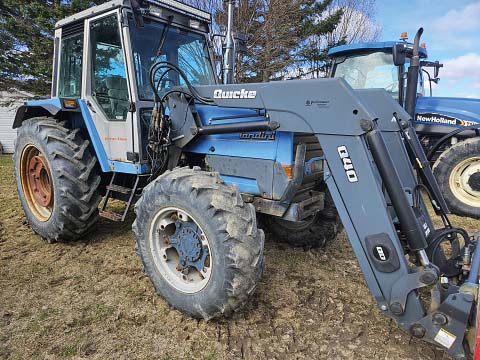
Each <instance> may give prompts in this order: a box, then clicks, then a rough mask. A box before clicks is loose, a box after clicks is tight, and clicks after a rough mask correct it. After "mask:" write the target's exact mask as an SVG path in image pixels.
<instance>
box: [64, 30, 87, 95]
mask: <svg viewBox="0 0 480 360" xmlns="http://www.w3.org/2000/svg"><path fill="white" fill-rule="evenodd" d="M82 57H83V32H82V33H80V34H76V35H73V36H70V37H67V38H65V39H62V46H61V49H60V76H59V81H58V96H59V97H67V98H79V97H80V94H81V90H82Z"/></svg>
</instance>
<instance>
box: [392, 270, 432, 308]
mask: <svg viewBox="0 0 480 360" xmlns="http://www.w3.org/2000/svg"><path fill="white" fill-rule="evenodd" d="M437 280H438V274H437V272H436V271H435V270H433V269H420V270H419V271H417V272H413V273H410V274H407V275H404V276H402V277H401V278H400V279H399V280H398V281H397V282H396V283H395V284H393V286H392V290H391V291H390V311H391V312H392V314H394V315H396V316H400V315H402V314H403V312H404V311H405V305H406V303H407V297H408V294H410V293H411V292H412V291H413V290H416V289H420V288H422V287H425V286H428V285H432V284H434V283H436V282H437Z"/></svg>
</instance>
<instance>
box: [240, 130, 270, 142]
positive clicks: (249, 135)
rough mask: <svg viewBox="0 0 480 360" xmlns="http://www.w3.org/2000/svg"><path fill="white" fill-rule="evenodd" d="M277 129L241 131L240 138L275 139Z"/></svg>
mask: <svg viewBox="0 0 480 360" xmlns="http://www.w3.org/2000/svg"><path fill="white" fill-rule="evenodd" d="M276 133H277V132H276V131H272V132H267V131H260V132H255V133H240V139H243V140H275V135H276Z"/></svg>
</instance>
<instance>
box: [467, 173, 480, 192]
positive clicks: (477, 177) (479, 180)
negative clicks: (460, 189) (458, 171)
mask: <svg viewBox="0 0 480 360" xmlns="http://www.w3.org/2000/svg"><path fill="white" fill-rule="evenodd" d="M468 185H470V187H471V188H472V190H473V191H480V172H475V173H473V174H472V175H470V177H469V178H468Z"/></svg>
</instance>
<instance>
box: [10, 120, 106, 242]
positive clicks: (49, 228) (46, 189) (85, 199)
mask: <svg viewBox="0 0 480 360" xmlns="http://www.w3.org/2000/svg"><path fill="white" fill-rule="evenodd" d="M14 162H15V179H16V183H17V191H18V195H19V198H20V202H21V205H22V207H23V210H24V211H25V216H26V217H27V220H28V222H29V223H30V225H31V227H32V229H33V230H34V231H35V232H36V233H37V234H39V235H40V236H41V237H42V238H44V239H46V240H48V241H49V242H52V241H69V240H76V239H78V238H79V237H80V236H82V235H83V234H85V233H86V232H87V231H88V230H89V229H90V228H91V226H92V225H93V224H94V223H95V221H96V219H97V214H98V209H97V207H98V204H99V202H100V195H99V193H98V191H97V189H98V186H99V184H100V176H99V175H98V173H97V168H96V164H97V159H96V157H95V156H94V155H93V154H92V153H91V151H90V148H89V141H88V140H84V139H83V138H82V137H81V135H80V130H79V129H74V130H72V129H69V128H67V127H66V123H65V122H61V121H59V120H55V119H52V118H48V117H39V118H33V119H29V120H26V121H24V122H23V123H22V126H21V127H20V128H19V129H18V137H17V144H16V147H15V153H14Z"/></svg>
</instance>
